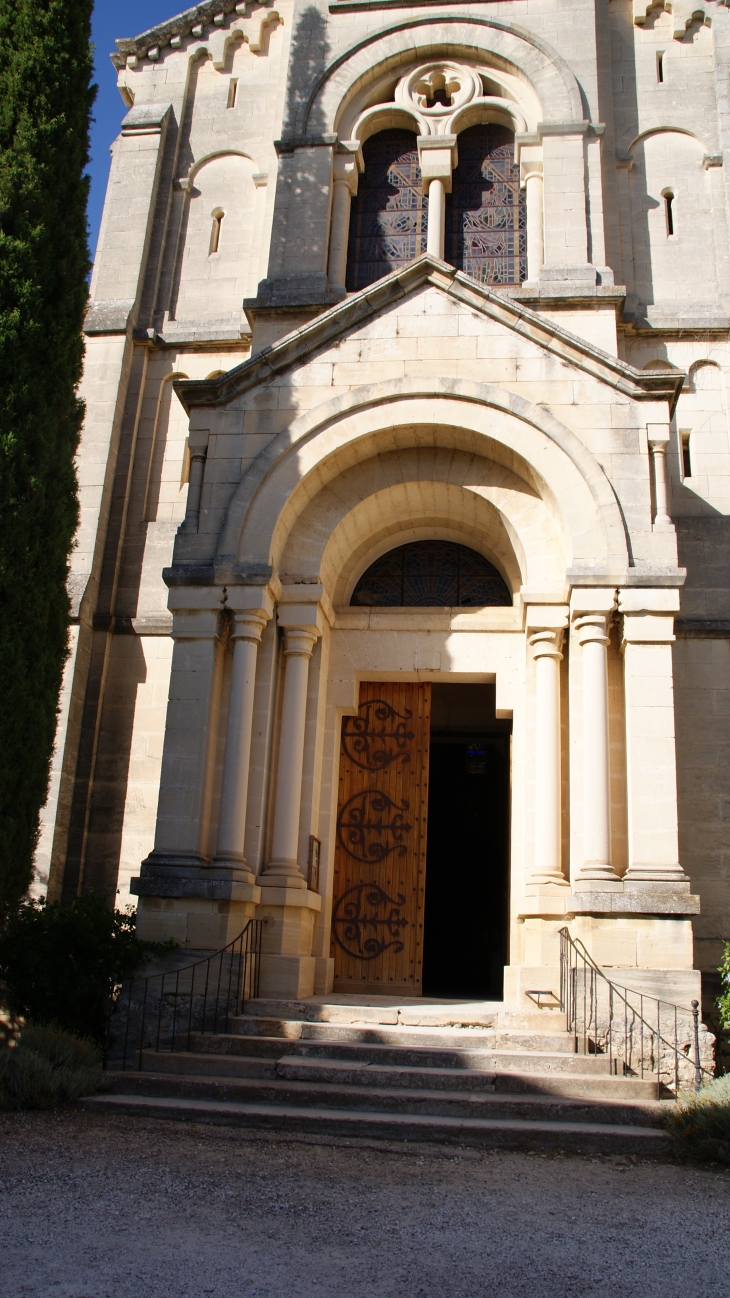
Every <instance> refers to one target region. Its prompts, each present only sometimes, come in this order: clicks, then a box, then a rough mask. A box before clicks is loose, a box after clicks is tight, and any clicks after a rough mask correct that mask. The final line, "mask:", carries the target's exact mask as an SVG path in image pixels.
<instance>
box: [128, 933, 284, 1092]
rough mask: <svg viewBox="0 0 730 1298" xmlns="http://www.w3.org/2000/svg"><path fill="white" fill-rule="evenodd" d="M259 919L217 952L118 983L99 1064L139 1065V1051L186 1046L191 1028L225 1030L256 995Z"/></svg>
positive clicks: (259, 945)
mask: <svg viewBox="0 0 730 1298" xmlns="http://www.w3.org/2000/svg"><path fill="white" fill-rule="evenodd" d="M263 924H264V921H263V920H260V919H250V920H249V921H248V923H247V924H246V927H245V928H244V930H243V932H242V933H239V935H238V937H237V938H234V940H233V941H232V942H229V943H228V946H226V947H224V948H223V950H222V951H216V952H215V954H214V955H211V956H207V957H206V958H204V959H202V960H196V961H194V962H193V963H192V964H188V965H184V966H182V967H181V968H179V969H173V970H172V971H169V972H167V973H156V974H149V975H148V976H147V977H146V978H133V979H132V980H131V982H129V983H128V984H126V985H124V986H123V987H122V988H121V989H120V992H119V994H118V996H117V997H116V999H115V1000H114V1001H113V1003H112V1006H111V1008H110V1012H109V1020H108V1025H107V1035H106V1048H105V1051H104V1067H105V1068H118V1069H121V1070H125V1069H127V1068H136V1069H141V1068H142V1063H143V1059H144V1051H145V1050H154V1051H156V1052H158V1051H163V1050H169V1051H175V1050H190V1048H191V1043H192V1039H193V1035H194V1034H195V1033H202V1032H205V1033H213V1034H217V1033H221V1032H227V1031H228V1026H229V1022H230V1020H231V1018H233V1017H234V1016H235V1015H236V1014H241V1013H242V1011H243V1007H244V1005H245V1002H246V1001H248V1000H253V999H255V997H257V996H258V994H259V976H260V964H261V934H262V930H263Z"/></svg>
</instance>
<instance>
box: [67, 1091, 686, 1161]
mask: <svg viewBox="0 0 730 1298" xmlns="http://www.w3.org/2000/svg"><path fill="white" fill-rule="evenodd" d="M77 1104H78V1106H79V1107H80V1108H82V1109H86V1110H88V1111H91V1112H96V1113H122V1114H127V1115H129V1116H142V1117H146V1118H150V1117H155V1118H168V1119H173V1120H177V1121H183V1122H209V1123H216V1124H219V1125H225V1126H240V1127H248V1128H264V1129H268V1130H274V1131H279V1132H292V1133H299V1132H304V1133H309V1134H314V1135H330V1136H332V1135H337V1136H365V1137H369V1138H371V1139H373V1138H376V1139H385V1140H409V1141H438V1142H441V1143H447V1144H457V1145H472V1146H476V1147H481V1148H504V1149H545V1150H547V1149H560V1150H572V1151H575V1152H581V1153H604V1154H643V1155H647V1156H649V1157H654V1158H657V1157H659V1158H661V1157H666V1156H667V1154H668V1153H669V1150H670V1146H669V1141H668V1138H667V1136H666V1134H665V1133H664V1131H662V1130H660V1129H659V1128H657V1127H640V1126H631V1125H628V1124H618V1123H616V1124H602V1123H591V1122H563V1121H560V1122H542V1121H537V1120H526V1119H522V1118H449V1117H445V1116H438V1117H428V1116H424V1115H420V1114H419V1115H414V1114H404V1113H398V1114H394V1113H371V1112H366V1113H359V1112H353V1111H352V1110H341V1109H316V1108H305V1107H302V1108H298V1107H297V1106H295V1105H286V1104H257V1103H250V1104H244V1103H241V1102H238V1101H232V1100H228V1101H222V1100H205V1099H192V1098H177V1097H174V1096H169V1095H165V1096H158V1095H114V1094H111V1095H108V1094H107V1095H93V1096H88V1097H87V1098H86V1099H83V1100H78V1101H77Z"/></svg>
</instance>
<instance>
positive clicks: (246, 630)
mask: <svg viewBox="0 0 730 1298" xmlns="http://www.w3.org/2000/svg"><path fill="white" fill-rule="evenodd" d="M233 618H234V622H233V631H232V633H231V639H232V640H234V641H235V640H252V641H253V642H254V643H255V644H258V643H259V641H260V640H261V636H262V634H263V631H264V627H265V626H266V623H267V622H269V621H271V613H269V612H268V611H267V610H266V609H263V608H243V609H236V610H235V611H234V613H233Z"/></svg>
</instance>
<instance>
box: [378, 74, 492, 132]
mask: <svg viewBox="0 0 730 1298" xmlns="http://www.w3.org/2000/svg"><path fill="white" fill-rule="evenodd" d="M483 93H484V91H483V89H482V82H481V77H480V76H479V73H478V72H476V71H475V70H474V69H473V68H467V67H464V66H463V65H461V64H459V63H451V62H443V63H426V64H423V65H422V66H421V67H420V68H415V69H414V71H412V72H409V73H408V74H407V75H406V76H405V77H403V78H402V79H401V80H400V81H399V82H398V85H397V87H396V91H395V100H396V103H400V104H402V105H403V107H404V108H407V109H408V110H409V111H410V112H411V113H413V115H414V116H415V117H416V118H417V120H418V122H419V124H420V126H421V134H422V135H448V133H449V127H450V123H451V120H452V118H453V117H454V114H455V113H458V112H459V111H460V110H461V109H462V108H465V107H466V105H467V104H470V103H473V102H474V100H476V99H480V98H481V97H482V95H483Z"/></svg>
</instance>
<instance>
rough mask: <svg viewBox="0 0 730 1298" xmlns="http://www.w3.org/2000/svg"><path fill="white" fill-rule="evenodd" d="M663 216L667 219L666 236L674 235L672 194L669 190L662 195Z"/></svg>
mask: <svg viewBox="0 0 730 1298" xmlns="http://www.w3.org/2000/svg"><path fill="white" fill-rule="evenodd" d="M664 214H665V216H666V218H667V236H669V235H672V234H674V194H672V193H670V192H669V190H668V191H667V192H666V194H665V195H664Z"/></svg>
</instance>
